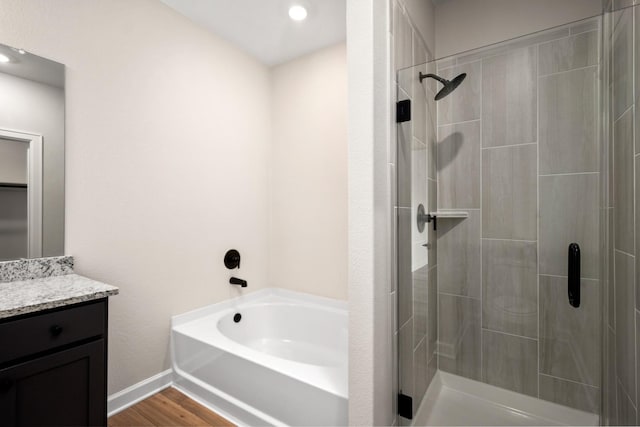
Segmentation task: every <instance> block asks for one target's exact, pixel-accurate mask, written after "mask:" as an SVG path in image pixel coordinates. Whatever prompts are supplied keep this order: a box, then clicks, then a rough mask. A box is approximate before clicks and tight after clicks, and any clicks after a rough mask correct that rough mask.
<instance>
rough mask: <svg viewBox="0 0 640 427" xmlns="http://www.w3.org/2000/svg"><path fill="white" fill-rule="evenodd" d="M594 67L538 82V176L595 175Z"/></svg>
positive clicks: (551, 76) (596, 100)
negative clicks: (580, 173)
mask: <svg viewBox="0 0 640 427" xmlns="http://www.w3.org/2000/svg"><path fill="white" fill-rule="evenodd" d="M597 112H598V91H597V67H590V68H583V69H580V70H574V71H570V72H567V73H562V74H554V75H550V76H546V77H542V78H541V79H540V174H542V175H544V174H555V173H574V172H597V171H598V150H599V146H598V141H599V138H598V114H597Z"/></svg>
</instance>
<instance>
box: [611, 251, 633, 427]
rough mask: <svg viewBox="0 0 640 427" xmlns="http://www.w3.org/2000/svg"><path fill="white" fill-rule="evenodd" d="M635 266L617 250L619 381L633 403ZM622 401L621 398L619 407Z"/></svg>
mask: <svg viewBox="0 0 640 427" xmlns="http://www.w3.org/2000/svg"><path fill="white" fill-rule="evenodd" d="M634 267H635V260H634V259H633V257H632V256H629V255H627V254H624V253H622V252H620V251H616V253H615V269H616V272H615V275H616V284H615V292H616V369H617V375H618V380H619V381H620V383H621V385H622V387H623V389H624V391H625V393H626V394H628V395H629V396H630V397H631V401H632V402H635V399H636V348H635V338H636V337H635V331H634V329H635V309H634V305H635V304H634V298H633V293H634V286H635V284H634V278H635V274H634ZM620 400H622V399H621V398H620V395H619V399H618V404H620ZM620 415H621V416H622V414H620ZM620 422H622V419H621V420H620Z"/></svg>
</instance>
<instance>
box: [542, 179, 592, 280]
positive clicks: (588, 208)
mask: <svg viewBox="0 0 640 427" xmlns="http://www.w3.org/2000/svg"><path fill="white" fill-rule="evenodd" d="M598 217H599V209H598V174H586V175H559V176H541V177H540V242H539V245H540V250H539V254H540V260H539V262H540V274H549V275H554V276H566V275H567V252H568V250H567V248H568V247H569V244H570V243H573V242H576V243H578V244H579V245H580V257H581V263H580V264H581V268H582V273H581V274H582V277H584V278H589V279H597V278H599V266H600V258H599V254H598V248H599V241H598V233H597V230H598V226H599V223H598V221H599V219H598Z"/></svg>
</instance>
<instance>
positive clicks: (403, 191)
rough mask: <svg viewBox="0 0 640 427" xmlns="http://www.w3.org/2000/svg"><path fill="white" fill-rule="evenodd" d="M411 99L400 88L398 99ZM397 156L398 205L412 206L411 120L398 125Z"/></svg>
mask: <svg viewBox="0 0 640 427" xmlns="http://www.w3.org/2000/svg"><path fill="white" fill-rule="evenodd" d="M406 99H409V96H408V95H407V94H406V93H404V92H403V91H402V90H398V101H403V100H406ZM396 139H397V142H396V144H397V150H398V152H397V156H396V157H397V158H396V161H397V162H398V164H397V166H396V179H397V183H396V185H397V198H398V206H402V207H411V178H412V175H411V160H412V157H411V155H412V148H413V136H412V131H411V121H408V122H403V123H400V124H399V125H398V126H397V138H396Z"/></svg>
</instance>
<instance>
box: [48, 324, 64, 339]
mask: <svg viewBox="0 0 640 427" xmlns="http://www.w3.org/2000/svg"><path fill="white" fill-rule="evenodd" d="M49 332H51V335H53V336H54V337H57V336H58V335H60V334H61V333H62V326H59V325H53V326H52V327H51V328H49Z"/></svg>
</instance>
